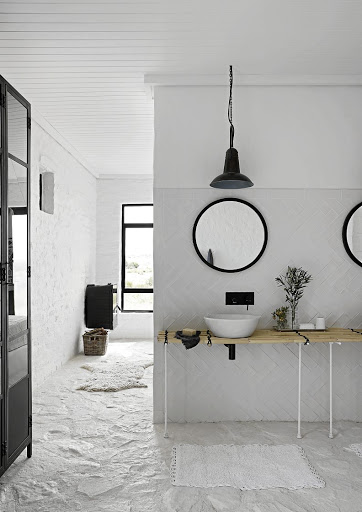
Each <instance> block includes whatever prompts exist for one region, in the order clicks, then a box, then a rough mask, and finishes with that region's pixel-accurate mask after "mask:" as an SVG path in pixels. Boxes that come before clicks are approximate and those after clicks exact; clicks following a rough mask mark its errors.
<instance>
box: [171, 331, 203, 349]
mask: <svg viewBox="0 0 362 512" xmlns="http://www.w3.org/2000/svg"><path fill="white" fill-rule="evenodd" d="M184 330H185V329H184ZM184 330H183V331H177V332H176V334H175V338H177V339H178V340H181V341H182V344H183V346H184V347H185V348H186V349H189V348H194V347H196V345H197V344H198V343H199V341H200V334H201V331H196V334H194V335H193V336H189V335H188V334H183V332H184Z"/></svg>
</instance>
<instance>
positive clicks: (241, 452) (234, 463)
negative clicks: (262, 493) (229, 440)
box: [171, 444, 325, 490]
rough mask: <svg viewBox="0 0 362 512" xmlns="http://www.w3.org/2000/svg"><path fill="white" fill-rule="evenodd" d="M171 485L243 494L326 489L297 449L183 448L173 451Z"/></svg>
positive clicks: (301, 452) (303, 454)
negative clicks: (273, 490)
mask: <svg viewBox="0 0 362 512" xmlns="http://www.w3.org/2000/svg"><path fill="white" fill-rule="evenodd" d="M171 481H172V483H173V485H178V486H187V487H221V486H228V487H236V488H237V489H241V490H251V489H274V488H278V487H282V488H285V489H289V490H295V489H308V488H321V487H324V486H325V482H324V480H322V478H321V477H320V476H319V475H318V474H317V472H316V470H315V469H314V468H313V467H312V466H311V464H310V463H309V462H308V460H307V457H306V455H305V453H304V450H303V449H302V448H301V447H300V446H297V445H280V446H272V445H260V444H251V445H245V446H236V445H216V446H199V445H191V444H180V445H177V446H174V447H173V454H172V462H171Z"/></svg>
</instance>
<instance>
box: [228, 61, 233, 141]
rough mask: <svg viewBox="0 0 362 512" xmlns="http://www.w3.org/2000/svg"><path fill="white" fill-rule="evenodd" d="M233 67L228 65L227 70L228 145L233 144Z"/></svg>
mask: <svg viewBox="0 0 362 512" xmlns="http://www.w3.org/2000/svg"><path fill="white" fill-rule="evenodd" d="M233 81H234V77H233V67H232V66H230V72H229V83H230V94H229V106H228V119H229V123H230V147H231V148H232V147H233V146H234V125H233Z"/></svg>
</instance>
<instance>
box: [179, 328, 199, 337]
mask: <svg viewBox="0 0 362 512" xmlns="http://www.w3.org/2000/svg"><path fill="white" fill-rule="evenodd" d="M195 334H196V331H195V329H182V335H183V336H195Z"/></svg>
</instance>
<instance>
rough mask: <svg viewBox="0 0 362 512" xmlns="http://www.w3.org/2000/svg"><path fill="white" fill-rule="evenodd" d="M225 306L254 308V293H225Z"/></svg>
mask: <svg viewBox="0 0 362 512" xmlns="http://www.w3.org/2000/svg"><path fill="white" fill-rule="evenodd" d="M225 304H226V305H227V306H246V309H247V310H248V309H249V306H254V292H226V294H225Z"/></svg>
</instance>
